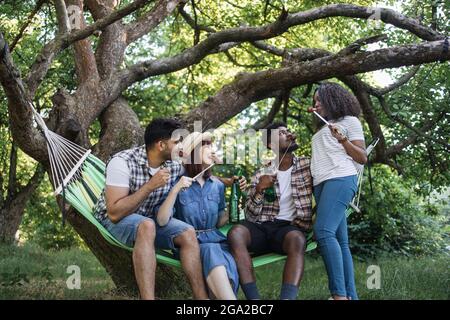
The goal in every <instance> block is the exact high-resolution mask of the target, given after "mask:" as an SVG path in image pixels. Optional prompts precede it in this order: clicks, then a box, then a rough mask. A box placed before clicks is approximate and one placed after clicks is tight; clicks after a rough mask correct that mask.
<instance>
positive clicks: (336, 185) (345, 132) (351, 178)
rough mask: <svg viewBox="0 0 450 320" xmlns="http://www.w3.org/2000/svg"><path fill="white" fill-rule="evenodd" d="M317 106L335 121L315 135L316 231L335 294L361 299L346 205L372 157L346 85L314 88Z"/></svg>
mask: <svg viewBox="0 0 450 320" xmlns="http://www.w3.org/2000/svg"><path fill="white" fill-rule="evenodd" d="M313 107H314V108H315V109H316V111H317V112H318V113H319V114H320V115H321V116H322V117H324V118H325V119H326V120H328V122H329V123H330V125H329V126H327V125H324V126H322V127H321V128H320V129H319V130H318V131H317V132H316V134H314V136H313V138H312V158H311V174H312V177H313V185H314V198H315V200H316V204H317V216H316V221H315V225H314V234H315V237H316V240H317V242H318V244H319V248H320V253H321V255H322V258H323V260H324V263H325V267H326V270H327V274H328V287H329V290H330V293H331V295H332V297H333V299H335V300H347V299H352V300H357V299H358V295H357V293H356V288H355V278H354V273H353V261H352V255H351V253H350V248H349V242H348V234H347V218H346V215H345V211H346V209H347V207H348V205H349V203H350V201H351V200H352V199H353V197H354V195H355V193H356V190H357V168H358V167H360V166H361V165H362V164H365V163H366V162H367V154H366V150H365V142H364V134H363V130H362V126H361V123H360V121H359V120H358V116H359V114H360V106H359V103H358V100H357V99H356V98H355V96H354V95H352V94H351V93H350V92H348V91H347V90H346V89H344V88H343V87H342V86H340V85H339V84H337V83H329V82H324V83H322V84H321V85H320V86H319V87H318V88H317V89H316V91H315V93H314V98H313Z"/></svg>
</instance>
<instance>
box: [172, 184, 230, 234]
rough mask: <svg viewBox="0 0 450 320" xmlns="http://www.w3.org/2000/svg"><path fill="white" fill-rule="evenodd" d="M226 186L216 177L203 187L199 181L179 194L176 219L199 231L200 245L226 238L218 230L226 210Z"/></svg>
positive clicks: (176, 203)
mask: <svg viewBox="0 0 450 320" xmlns="http://www.w3.org/2000/svg"><path fill="white" fill-rule="evenodd" d="M225 207H226V204H225V186H224V184H223V183H222V182H221V181H220V180H218V179H217V178H215V177H210V178H208V179H207V180H206V181H205V183H204V184H203V187H201V186H200V184H199V183H198V182H197V181H194V182H193V183H192V185H191V186H190V187H189V188H187V189H186V190H184V191H180V192H179V193H178V197H177V200H176V202H175V206H174V208H175V214H174V217H175V218H177V219H179V220H182V221H184V222H186V223H188V224H190V225H192V226H193V227H194V228H195V230H197V231H198V232H197V239H198V240H199V242H200V243H204V242H222V241H225V240H226V237H225V236H224V235H223V234H222V233H221V232H220V231H219V230H218V229H217V228H216V225H217V222H218V221H219V219H220V214H222V213H223V212H224V210H225Z"/></svg>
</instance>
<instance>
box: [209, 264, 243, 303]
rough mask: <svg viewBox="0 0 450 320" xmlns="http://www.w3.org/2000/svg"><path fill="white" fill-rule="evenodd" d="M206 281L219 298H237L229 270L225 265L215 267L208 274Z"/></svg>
mask: <svg viewBox="0 0 450 320" xmlns="http://www.w3.org/2000/svg"><path fill="white" fill-rule="evenodd" d="M206 282H207V283H208V287H209V288H210V289H211V291H212V293H213V294H214V296H215V297H216V298H217V299H219V300H236V296H235V295H234V292H233V289H232V288H231V284H230V280H229V279H228V275H227V270H226V269H225V267H224V266H217V267H215V268H213V269H212V270H211V272H210V273H209V274H208V277H207V278H206Z"/></svg>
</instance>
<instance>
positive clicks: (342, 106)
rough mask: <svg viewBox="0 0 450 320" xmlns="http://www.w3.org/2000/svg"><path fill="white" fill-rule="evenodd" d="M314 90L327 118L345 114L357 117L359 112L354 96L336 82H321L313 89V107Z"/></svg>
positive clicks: (338, 117)
mask: <svg viewBox="0 0 450 320" xmlns="http://www.w3.org/2000/svg"><path fill="white" fill-rule="evenodd" d="M316 92H317V96H318V97H319V101H320V103H321V105H322V107H323V108H324V109H325V110H326V113H327V117H326V118H327V120H338V119H340V118H343V117H345V116H354V117H358V116H359V115H360V113H361V107H360V105H359V102H358V100H357V99H356V97H355V96H354V95H353V94H351V93H350V92H349V91H347V90H346V89H345V88H343V87H342V86H341V85H339V84H337V83H333V82H321V83H320V85H319V86H318V87H317V89H316V90H315V91H314V95H313V107H314V104H315V98H314V97H315V94H316Z"/></svg>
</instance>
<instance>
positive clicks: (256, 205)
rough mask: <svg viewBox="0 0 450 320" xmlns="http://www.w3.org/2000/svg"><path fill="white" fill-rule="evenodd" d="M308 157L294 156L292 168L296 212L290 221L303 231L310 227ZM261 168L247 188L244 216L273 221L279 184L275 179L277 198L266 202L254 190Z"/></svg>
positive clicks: (278, 195)
mask: <svg viewBox="0 0 450 320" xmlns="http://www.w3.org/2000/svg"><path fill="white" fill-rule="evenodd" d="M310 162H311V161H310V159H309V158H305V157H294V159H293V168H292V176H291V177H292V178H291V187H292V197H293V200H294V204H295V208H296V212H295V216H294V219H293V221H292V224H293V225H296V226H298V227H300V228H302V229H304V230H305V231H309V230H311V228H312V186H313V185H312V177H311V171H310V169H309V166H310ZM261 171H262V170H261V169H260V170H258V171H256V173H255V174H254V175H253V177H252V181H251V184H250V186H249V190H248V197H247V200H246V203H245V216H246V219H247V220H248V221H251V222H257V223H258V222H266V221H273V220H274V219H275V218H276V217H277V215H278V213H279V211H280V204H279V202H278V199H280V184H279V183H278V180H275V183H274V185H275V190H276V193H277V199H276V200H275V201H274V202H267V201H265V199H264V196H263V195H261V194H258V193H257V192H256V185H257V183H258V181H259V177H260V176H261V173H262V172H261Z"/></svg>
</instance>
